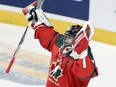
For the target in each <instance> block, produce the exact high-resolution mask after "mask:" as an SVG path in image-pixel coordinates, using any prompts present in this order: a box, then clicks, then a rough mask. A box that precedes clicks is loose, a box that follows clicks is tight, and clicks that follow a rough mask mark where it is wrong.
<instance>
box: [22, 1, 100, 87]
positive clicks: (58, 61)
mask: <svg viewBox="0 0 116 87" xmlns="http://www.w3.org/2000/svg"><path fill="white" fill-rule="evenodd" d="M34 4H35V3H32V4H31V5H34ZM28 11H29V9H28V7H26V8H24V9H23V13H24V14H25V15H26V16H27V19H29V18H31V17H33V14H34V13H37V16H38V21H36V22H34V23H33V24H32V27H33V29H34V30H35V39H38V40H39V42H40V44H41V46H42V47H43V48H45V49H47V50H48V51H50V52H51V62H50V67H49V73H48V79H47V83H46V87H87V85H88V83H89V81H90V79H91V78H93V77H95V76H97V75H98V73H97V72H98V71H97V67H96V65H95V62H94V59H93V55H92V53H91V48H90V47H89V46H88V43H89V41H88V40H87V37H86V36H84V33H83V32H82V33H80V34H79V37H77V39H76V40H75V43H74V53H76V55H77V54H79V55H82V56H79V58H78V57H77V58H76V59H74V58H72V56H70V55H65V54H64V53H63V51H61V46H62V45H63V39H64V36H63V35H62V34H59V33H58V32H56V31H55V30H54V29H53V27H50V26H51V24H50V23H49V21H47V19H46V17H45V16H44V15H43V13H42V10H41V9H38V11H35V12H34V13H31V12H32V11H30V12H28ZM75 44H76V45H75ZM64 51H65V52H66V51H68V49H65V50H64ZM83 52H86V55H85V56H84V57H83ZM81 57H82V58H81Z"/></svg>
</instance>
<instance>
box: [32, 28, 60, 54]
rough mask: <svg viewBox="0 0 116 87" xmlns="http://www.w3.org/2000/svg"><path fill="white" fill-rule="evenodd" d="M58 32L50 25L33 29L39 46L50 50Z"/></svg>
mask: <svg viewBox="0 0 116 87" xmlns="http://www.w3.org/2000/svg"><path fill="white" fill-rule="evenodd" d="M58 35H59V33H58V32H56V31H55V30H54V29H53V28H52V27H40V28H39V29H37V30H36V31H35V36H34V37H35V39H38V40H39V42H40V44H41V46H42V47H43V48H45V49H47V50H48V51H50V52H51V50H52V46H53V45H54V43H55V41H56V39H57V37H58Z"/></svg>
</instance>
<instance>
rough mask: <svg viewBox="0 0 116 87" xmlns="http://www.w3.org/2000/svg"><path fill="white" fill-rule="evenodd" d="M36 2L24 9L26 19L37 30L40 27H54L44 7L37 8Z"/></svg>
mask: <svg viewBox="0 0 116 87" xmlns="http://www.w3.org/2000/svg"><path fill="white" fill-rule="evenodd" d="M36 3H37V2H33V3H32V4H30V5H29V6H27V7H25V8H24V9H23V10H22V11H23V13H24V15H25V17H26V19H27V20H28V22H31V26H32V28H33V29H34V30H37V29H38V28H39V27H45V26H46V27H52V25H51V23H50V21H49V20H48V18H47V17H46V16H45V14H44V12H43V10H42V8H41V7H40V8H39V9H35V6H36Z"/></svg>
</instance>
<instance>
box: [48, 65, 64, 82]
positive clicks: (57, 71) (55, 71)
mask: <svg viewBox="0 0 116 87" xmlns="http://www.w3.org/2000/svg"><path fill="white" fill-rule="evenodd" d="M51 68H53V70H51V71H50V76H52V77H53V78H54V79H55V80H56V81H58V78H59V77H61V76H63V75H62V71H63V70H62V69H61V68H60V66H59V65H57V66H56V63H52V66H51Z"/></svg>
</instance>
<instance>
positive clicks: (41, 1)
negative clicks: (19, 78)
mask: <svg viewBox="0 0 116 87" xmlns="http://www.w3.org/2000/svg"><path fill="white" fill-rule="evenodd" d="M43 3H44V0H37V4H36V7H35V9H39V8H41V7H42V5H43ZM32 22H33V21H32ZM32 22H29V24H28V26H27V27H26V30H25V32H24V34H23V36H22V38H21V40H20V42H19V44H18V46H17V48H16V50H15V52H14V54H13V57H12V59H11V61H10V63H9V65H8V67H7V69H6V73H9V72H10V69H11V67H12V65H13V63H14V61H15V59H16V55H17V54H18V52H19V49H20V47H21V45H22V43H23V42H24V39H25V36H26V33H27V31H28V29H29V28H30V26H31V23H32Z"/></svg>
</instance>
